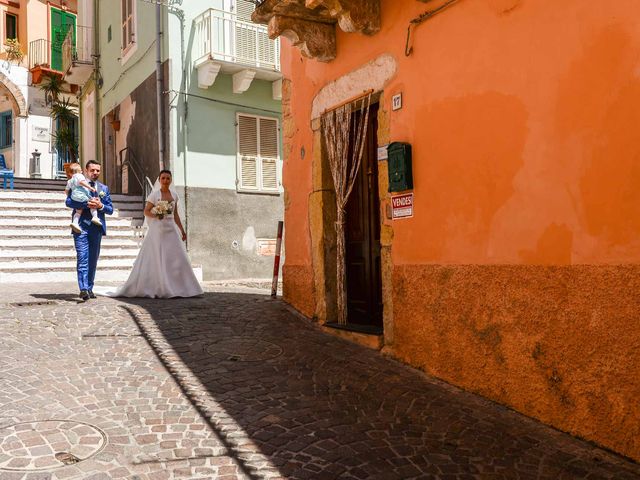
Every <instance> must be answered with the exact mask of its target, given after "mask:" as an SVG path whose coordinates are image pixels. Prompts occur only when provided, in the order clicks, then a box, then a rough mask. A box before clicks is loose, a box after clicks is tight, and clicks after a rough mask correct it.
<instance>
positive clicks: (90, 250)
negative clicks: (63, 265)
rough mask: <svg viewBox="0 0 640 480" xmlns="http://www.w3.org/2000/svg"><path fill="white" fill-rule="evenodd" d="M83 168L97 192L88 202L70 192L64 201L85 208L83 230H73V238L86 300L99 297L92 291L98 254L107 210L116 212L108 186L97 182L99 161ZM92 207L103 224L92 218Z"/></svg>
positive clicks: (109, 213)
mask: <svg viewBox="0 0 640 480" xmlns="http://www.w3.org/2000/svg"><path fill="white" fill-rule="evenodd" d="M84 168H85V173H84V175H85V177H87V180H88V181H89V184H90V185H91V186H92V187H94V188H95V189H96V190H97V191H96V196H95V197H93V198H92V199H91V200H89V201H88V202H87V204H86V205H83V204H82V203H79V202H76V201H74V200H72V199H71V197H70V196H69V197H67V200H66V202H65V204H66V205H67V207H69V208H84V210H83V211H82V216H81V217H80V221H79V222H78V223H79V224H80V228H81V229H82V233H74V234H73V241H74V243H75V246H76V254H77V257H78V266H77V271H78V286H79V287H80V298H82V300H83V301H86V300H88V299H89V298H96V296H95V295H94V293H93V281H94V279H95V277H96V266H97V264H98V257H99V256H100V243H101V242H102V236H103V235H106V234H107V222H106V219H105V214H106V215H111V214H113V205H112V203H111V194H110V192H109V187H107V186H106V185H103V184H102V183H100V182H98V178H99V177H100V169H101V166H100V164H99V163H98V162H96V161H95V160H89V161H88V162H87V164H86V165H85V167H84ZM90 208H95V209H97V210H98V218H99V219H100V221H101V222H102V225H101V226H98V225H96V224H94V223H92V222H91V212H90V211H89V209H90Z"/></svg>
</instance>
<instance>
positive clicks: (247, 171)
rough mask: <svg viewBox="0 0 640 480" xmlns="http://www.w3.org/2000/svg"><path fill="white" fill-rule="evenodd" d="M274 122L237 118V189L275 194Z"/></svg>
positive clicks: (276, 143)
mask: <svg viewBox="0 0 640 480" xmlns="http://www.w3.org/2000/svg"><path fill="white" fill-rule="evenodd" d="M279 150H280V147H279V132H278V120H277V119H275V118H266V117H258V116H252V115H238V186H239V188H240V189H241V190H255V191H265V192H267V191H268V192H277V191H278V186H279V184H278V161H279Z"/></svg>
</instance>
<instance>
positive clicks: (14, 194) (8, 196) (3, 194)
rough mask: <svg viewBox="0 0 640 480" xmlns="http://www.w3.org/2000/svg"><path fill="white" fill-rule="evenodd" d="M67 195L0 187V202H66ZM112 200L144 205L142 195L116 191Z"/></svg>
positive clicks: (60, 192) (61, 192) (62, 192)
mask: <svg viewBox="0 0 640 480" xmlns="http://www.w3.org/2000/svg"><path fill="white" fill-rule="evenodd" d="M65 199H66V195H65V193H64V190H62V191H59V192H46V191H43V192H35V191H33V192H31V191H30V192H27V191H20V190H2V189H0V202H2V201H3V200H13V201H32V200H35V201H38V202H44V203H47V202H62V203H64V201H65ZM111 201H112V202H113V203H114V204H116V203H138V204H139V205H140V206H142V196H140V195H123V194H120V193H114V194H112V195H111Z"/></svg>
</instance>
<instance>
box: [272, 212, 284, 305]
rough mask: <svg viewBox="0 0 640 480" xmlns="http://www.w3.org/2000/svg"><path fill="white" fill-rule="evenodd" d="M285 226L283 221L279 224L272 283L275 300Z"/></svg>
mask: <svg viewBox="0 0 640 480" xmlns="http://www.w3.org/2000/svg"><path fill="white" fill-rule="evenodd" d="M283 225H284V222H283V221H279V222H278V236H277V237H276V257H275V258H274V259H273V282H272V283H271V296H272V297H274V298H275V297H276V295H277V293H278V272H279V271H280V250H281V248H282V227H283Z"/></svg>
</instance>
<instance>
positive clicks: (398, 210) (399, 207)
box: [391, 193, 413, 220]
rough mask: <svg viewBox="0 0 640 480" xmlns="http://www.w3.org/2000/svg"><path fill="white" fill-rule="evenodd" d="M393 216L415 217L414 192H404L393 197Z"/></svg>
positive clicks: (394, 217)
mask: <svg viewBox="0 0 640 480" xmlns="http://www.w3.org/2000/svg"><path fill="white" fill-rule="evenodd" d="M391 210H392V214H391V218H393V219H394V220H395V219H396V218H410V217H413V193H403V194H402V195H394V196H392V197H391Z"/></svg>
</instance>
